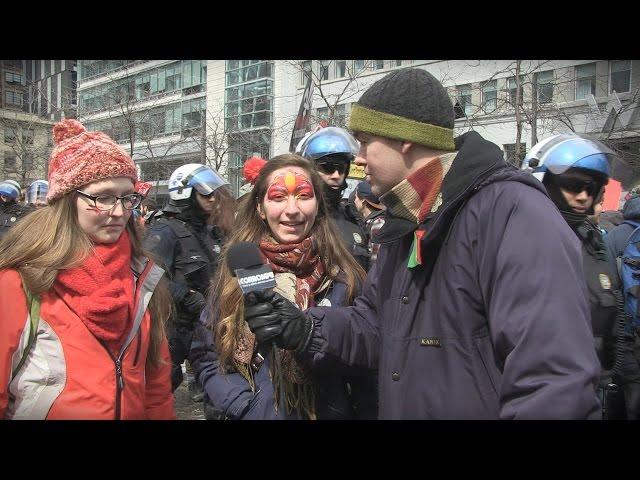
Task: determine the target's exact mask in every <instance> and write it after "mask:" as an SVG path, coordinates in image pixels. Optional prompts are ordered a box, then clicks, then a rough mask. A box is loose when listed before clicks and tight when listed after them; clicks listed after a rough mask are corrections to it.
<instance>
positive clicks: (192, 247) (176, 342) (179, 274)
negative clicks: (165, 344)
mask: <svg viewBox="0 0 640 480" xmlns="http://www.w3.org/2000/svg"><path fill="white" fill-rule="evenodd" d="M222 244H223V236H222V233H221V232H220V230H219V229H218V228H217V227H215V226H214V227H210V226H208V225H205V224H195V225H194V224H193V223H189V224H187V222H186V221H184V220H181V219H180V218H177V217H169V216H167V215H163V216H162V217H160V218H158V219H157V221H156V222H155V223H153V224H152V225H151V226H149V229H148V231H147V235H146V238H145V248H147V250H149V251H150V252H152V253H153V254H154V256H155V258H156V259H157V260H158V261H159V262H160V263H161V265H163V267H164V268H165V269H166V271H167V275H168V277H169V279H170V280H169V286H170V289H171V294H172V297H173V300H174V302H175V305H176V315H175V316H174V318H173V319H172V321H171V322H170V324H169V326H168V328H167V336H168V338H169V349H170V351H171V359H172V363H173V369H172V386H173V388H174V389H175V388H177V387H178V385H180V383H181V382H182V368H181V365H182V363H183V362H184V360H185V359H186V358H187V356H188V353H189V349H190V346H191V338H192V336H193V329H194V327H195V322H197V321H198V318H199V316H200V312H201V310H202V308H203V307H204V303H205V300H204V298H205V296H206V291H207V288H208V287H209V282H210V280H211V279H212V278H213V275H214V273H215V271H216V268H217V265H218V257H219V254H220V249H221V247H222ZM194 292H196V293H194Z"/></svg>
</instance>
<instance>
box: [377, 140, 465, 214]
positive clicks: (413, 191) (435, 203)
mask: <svg viewBox="0 0 640 480" xmlns="http://www.w3.org/2000/svg"><path fill="white" fill-rule="evenodd" d="M456 154H457V152H452V153H447V154H445V155H442V156H441V157H438V158H437V159H436V160H434V161H432V162H430V163H429V164H427V165H425V166H424V167H422V168H421V169H420V170H418V171H417V172H414V173H412V174H411V175H410V176H409V177H407V178H405V179H404V180H403V181H402V182H400V183H399V184H398V185H396V186H395V187H393V188H392V189H391V190H389V191H388V192H387V193H385V194H384V195H382V196H381V197H380V201H381V202H382V203H384V204H385V205H386V206H387V210H388V211H390V212H391V213H392V215H394V216H396V217H400V218H404V219H406V220H411V221H412V222H415V223H418V224H419V223H422V222H423V221H424V220H425V218H427V215H429V213H431V212H435V211H436V210H437V209H438V207H439V206H440V205H441V204H442V192H441V188H442V182H443V180H444V177H445V175H446V174H447V172H448V171H449V169H450V168H451V164H452V163H453V159H454V158H455V157H456Z"/></svg>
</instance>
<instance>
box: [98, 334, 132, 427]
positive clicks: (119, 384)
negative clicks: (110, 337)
mask: <svg viewBox="0 0 640 480" xmlns="http://www.w3.org/2000/svg"><path fill="white" fill-rule="evenodd" d="M100 343H101V344H102V346H103V347H104V349H105V350H106V351H107V353H108V354H109V356H110V357H111V360H113V363H114V365H115V367H116V413H115V420H120V415H121V412H120V409H121V403H122V390H124V387H125V383H124V377H123V376H122V356H123V355H124V352H126V350H127V349H126V348H125V349H124V350H123V351H122V352H121V353H120V355H119V356H118V358H116V357H115V356H114V355H113V353H111V350H109V349H108V348H107V346H106V345H105V344H104V343H103V342H100Z"/></svg>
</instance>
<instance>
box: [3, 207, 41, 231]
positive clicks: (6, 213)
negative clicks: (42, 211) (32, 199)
mask: <svg viewBox="0 0 640 480" xmlns="http://www.w3.org/2000/svg"><path fill="white" fill-rule="evenodd" d="M34 210H35V208H34V207H32V206H30V205H20V204H18V203H5V204H2V205H0V240H2V237H4V236H5V235H6V234H7V233H9V228H11V227H12V226H14V225H15V224H16V222H17V221H18V220H20V219H21V218H22V217H24V216H25V215H27V214H28V213H31V212H33V211H34Z"/></svg>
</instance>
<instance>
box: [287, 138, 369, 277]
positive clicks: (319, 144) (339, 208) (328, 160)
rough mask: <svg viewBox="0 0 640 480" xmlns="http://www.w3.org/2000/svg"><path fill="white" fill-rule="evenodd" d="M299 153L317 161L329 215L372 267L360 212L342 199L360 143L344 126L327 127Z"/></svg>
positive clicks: (359, 258)
mask: <svg viewBox="0 0 640 480" xmlns="http://www.w3.org/2000/svg"><path fill="white" fill-rule="evenodd" d="M298 149H299V150H300V155H301V156H303V157H304V158H306V159H307V160H311V161H313V162H314V163H315V166H316V171H317V172H318V173H319V174H320V178H322V180H323V181H324V186H323V192H322V193H323V196H324V199H325V201H326V202H327V207H328V215H329V217H330V218H331V219H332V220H333V221H334V222H335V224H336V226H337V227H338V230H339V231H340V234H341V235H342V240H343V242H344V245H345V246H346V247H347V250H349V252H351V255H353V256H354V258H355V259H356V261H357V262H358V263H359V264H360V265H361V266H362V268H364V269H365V270H368V269H369V252H368V250H367V241H368V240H367V234H366V231H365V230H364V229H363V227H362V225H361V223H363V222H361V221H359V220H360V219H358V218H357V215H358V214H357V213H356V212H353V211H351V210H350V209H348V208H346V206H345V204H344V203H343V202H341V200H342V193H343V192H344V190H345V189H346V188H347V181H346V178H347V175H349V168H350V166H351V161H352V160H353V158H354V155H355V154H356V153H357V152H358V142H357V141H356V139H355V138H353V136H351V134H350V133H349V132H347V131H346V130H345V129H343V128H338V127H326V128H322V129H320V130H318V131H317V132H315V133H313V134H311V135H310V136H309V137H307V139H306V140H304V141H303V142H302V143H301V145H300V146H299V147H298Z"/></svg>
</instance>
